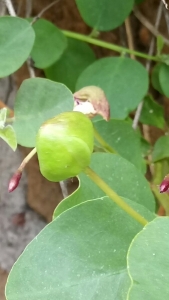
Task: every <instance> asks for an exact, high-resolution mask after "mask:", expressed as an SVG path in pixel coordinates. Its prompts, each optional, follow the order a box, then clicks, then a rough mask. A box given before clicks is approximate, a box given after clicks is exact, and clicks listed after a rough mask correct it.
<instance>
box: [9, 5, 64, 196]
mask: <svg viewBox="0 0 169 300" xmlns="http://www.w3.org/2000/svg"><path fill="white" fill-rule="evenodd" d="M58 1H60V0H57V1H54V2H52V3H51V4H49V5H48V6H46V7H45V8H44V9H43V10H42V11H41V12H40V13H39V14H38V16H37V17H36V18H34V20H35V21H36V20H37V19H38V18H40V17H41V16H42V14H43V13H44V12H45V11H46V10H48V9H49V8H50V7H52V6H53V5H54V4H55V3H57V2H58ZM5 4H6V7H7V9H8V11H9V14H10V15H11V16H14V17H16V13H15V10H14V7H13V4H12V2H11V0H5ZM35 21H34V22H35ZM34 22H33V21H32V24H33V23H34ZM27 65H28V70H29V74H30V77H31V78H34V77H36V75H35V71H34V69H33V68H32V66H31V58H28V59H27ZM60 188H61V191H62V194H63V198H65V197H67V196H68V189H67V183H66V182H65V181H61V182H60Z"/></svg>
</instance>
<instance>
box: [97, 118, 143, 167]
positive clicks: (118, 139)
mask: <svg viewBox="0 0 169 300" xmlns="http://www.w3.org/2000/svg"><path fill="white" fill-rule="evenodd" d="M94 127H96V129H97V130H98V132H99V133H100V135H101V136H102V137H103V138H104V140H105V141H106V142H107V143H108V144H109V145H110V146H112V147H113V149H114V150H115V151H116V152H117V153H118V154H120V155H121V156H123V157H124V158H126V159H127V160H129V161H130V162H132V163H133V164H134V165H135V166H136V167H137V168H139V169H140V170H143V167H144V171H145V163H143V157H142V149H141V137H140V136H139V135H138V133H137V132H136V131H135V130H134V129H133V128H132V125H131V124H130V123H129V122H127V121H122V120H113V119H111V120H110V121H109V122H106V121H104V120H100V121H97V122H95V123H94ZM126 145H127V147H126Z"/></svg>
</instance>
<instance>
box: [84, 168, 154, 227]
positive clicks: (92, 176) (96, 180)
mask: <svg viewBox="0 0 169 300" xmlns="http://www.w3.org/2000/svg"><path fill="white" fill-rule="evenodd" d="M84 172H85V173H86V175H88V176H89V177H90V179H91V180H93V181H94V183H95V184H96V185H97V186H98V187H99V188H100V189H101V190H102V191H104V192H105V194H106V195H107V196H109V197H110V199H111V200H113V201H114V202H115V203H116V204H117V205H118V206H119V207H121V208H122V209H123V210H124V211H125V212H126V213H127V214H129V215H130V216H131V217H132V218H133V219H135V220H136V221H137V222H139V223H140V224H141V225H143V226H145V225H147V224H148V221H147V220H146V219H145V218H144V217H143V216H141V215H140V214H139V213H138V212H136V211H135V210H134V209H133V208H132V207H130V206H129V205H128V204H127V203H126V202H125V201H124V200H123V199H122V198H121V197H120V196H118V195H117V194H116V192H114V191H113V190H112V189H111V188H110V187H109V186H108V185H107V183H105V182H104V181H103V180H102V179H101V178H100V177H99V176H98V175H97V174H96V173H95V172H94V171H93V170H92V169H91V168H90V167H87V168H86V169H85V171H84Z"/></svg>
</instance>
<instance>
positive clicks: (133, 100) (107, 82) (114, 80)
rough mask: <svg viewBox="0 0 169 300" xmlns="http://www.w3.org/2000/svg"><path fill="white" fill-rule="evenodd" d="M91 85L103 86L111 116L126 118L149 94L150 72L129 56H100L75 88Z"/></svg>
mask: <svg viewBox="0 0 169 300" xmlns="http://www.w3.org/2000/svg"><path fill="white" fill-rule="evenodd" d="M131 70H132V71H131ZM88 85H96V86H99V87H100V88H102V89H103V90H104V92H105V94H106V96H107V99H108V101H109V103H110V107H111V117H112V118H116V119H125V118H126V117H127V116H128V114H129V112H131V111H132V110H134V109H135V108H136V107H137V105H138V104H139V103H140V102H141V101H142V99H143V97H144V96H145V95H146V93H147V90H148V73H147V71H146V69H145V68H144V67H143V66H142V65H141V64H140V63H138V62H137V61H134V60H132V59H130V58H126V57H107V58H102V59H99V60H97V61H96V62H94V63H93V64H92V65H90V66H89V67H88V68H87V69H85V70H84V71H83V72H82V74H81V75H80V77H79V78H78V80H77V84H76V90H79V89H81V88H82V87H84V86H88Z"/></svg>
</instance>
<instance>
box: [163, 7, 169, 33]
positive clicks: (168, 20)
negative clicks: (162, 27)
mask: <svg viewBox="0 0 169 300" xmlns="http://www.w3.org/2000/svg"><path fill="white" fill-rule="evenodd" d="M163 14H164V17H165V21H166V24H167V31H168V34H169V14H168V11H167V10H166V9H165V7H164V6H163Z"/></svg>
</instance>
